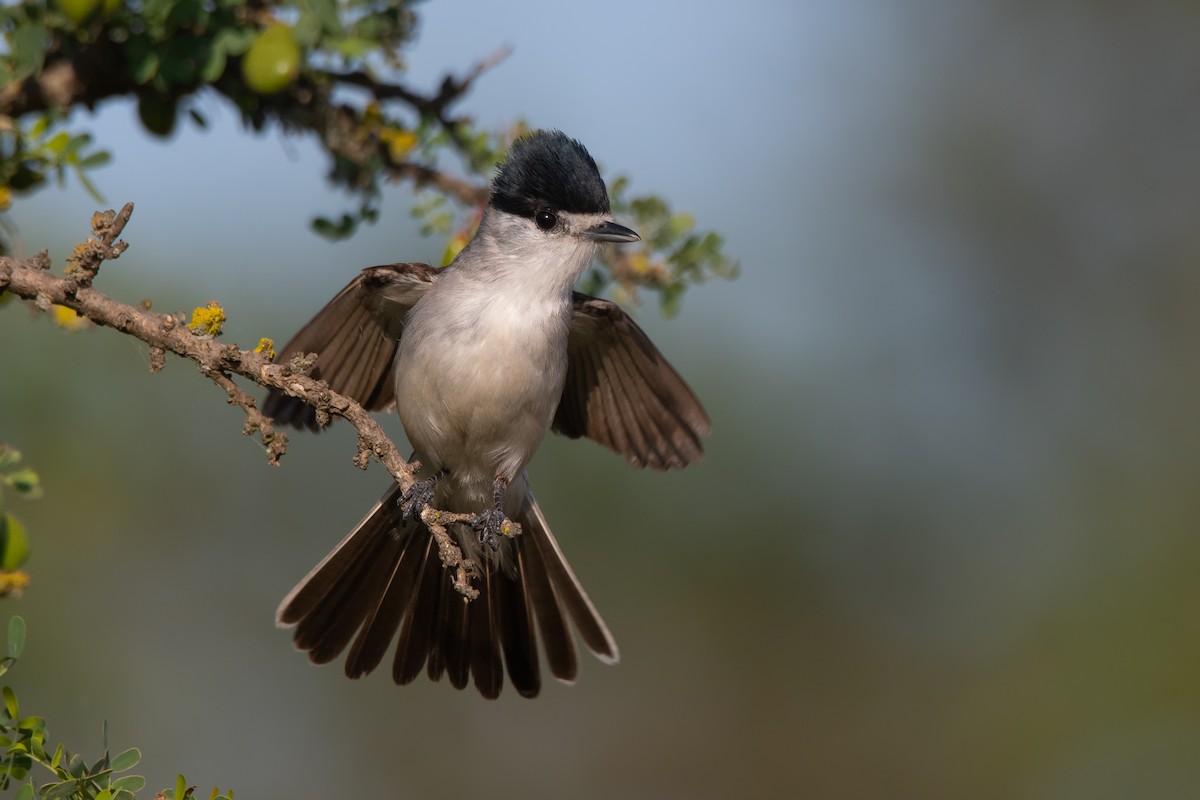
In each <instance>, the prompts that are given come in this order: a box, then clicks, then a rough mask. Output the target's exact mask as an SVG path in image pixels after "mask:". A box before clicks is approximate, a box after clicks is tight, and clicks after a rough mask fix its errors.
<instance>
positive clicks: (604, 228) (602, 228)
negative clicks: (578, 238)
mask: <svg viewBox="0 0 1200 800" xmlns="http://www.w3.org/2000/svg"><path fill="white" fill-rule="evenodd" d="M583 238H585V239H591V240H592V241H593V242H636V241H637V240H638V239H641V238H642V237H640V236H638V235H637V234H636V233H634V232H633V231H631V230H630V229H629V228H626V227H625V226H624V225H618V224H617V223H615V222H613V221H612V220H606V221H604V222H601V223H600V224H599V225H595V226H593V227H591V228H588V229H587V230H586V231H584V232H583Z"/></svg>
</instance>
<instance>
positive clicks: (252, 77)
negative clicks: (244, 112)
mask: <svg viewBox="0 0 1200 800" xmlns="http://www.w3.org/2000/svg"><path fill="white" fill-rule="evenodd" d="M299 74H300V47H299V45H297V44H296V37H295V36H293V35H292V29H291V28H289V27H288V26H287V25H285V24H283V23H282V22H276V23H275V24H273V25H272V26H271V27H269V28H267V29H266V30H265V31H263V32H262V33H261V34H259V37H258V38H257V39H255V40H254V44H252V45H250V49H249V50H247V51H246V57H245V58H243V59H242V78H243V79H245V81H246V85H247V86H249V87H250V88H251V89H253V90H254V91H256V92H258V93H259V94H274V93H275V92H280V91H283V90H284V89H286V88H287V87H288V85H289V84H290V83H291V82H292V81H294V80H296V76H297V75H299Z"/></svg>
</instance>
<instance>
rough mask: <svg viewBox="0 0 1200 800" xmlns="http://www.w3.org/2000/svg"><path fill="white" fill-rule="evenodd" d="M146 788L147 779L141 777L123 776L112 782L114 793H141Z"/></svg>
mask: <svg viewBox="0 0 1200 800" xmlns="http://www.w3.org/2000/svg"><path fill="white" fill-rule="evenodd" d="M144 788H146V779H145V778H143V777H142V776H141V775H122V776H121V777H120V778H117V779H116V780H114V781H113V782H112V789H113V791H114V792H140V791H141V790H142V789H144Z"/></svg>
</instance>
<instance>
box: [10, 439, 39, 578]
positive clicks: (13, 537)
mask: <svg viewBox="0 0 1200 800" xmlns="http://www.w3.org/2000/svg"><path fill="white" fill-rule="evenodd" d="M6 490H11V491H12V492H15V493H16V494H17V495H19V496H23V497H27V498H34V497H41V494H42V486H41V483H40V482H39V481H38V476H37V473H36V472H34V471H33V470H32V469H30V468H29V467H22V466H21V453H20V452H19V451H17V450H16V449H15V448H13V447H11V446H9V445H7V444H0V597H8V596H10V595H17V596H19V595H20V594H21V590H23V589H24V588H25V587H26V586H28V585H29V576H28V575H26V574H25V573H24V572H23V571H21V567H22V566H24V564H25V561H26V559H28V558H29V534H28V532H27V531H26V530H25V526H24V525H23V524H22V523H21V521H20V520H19V519H17V517H16V515H14V514H13V513H12V512H11V511H9V510H8V507H7V504H6V500H7V492H6Z"/></svg>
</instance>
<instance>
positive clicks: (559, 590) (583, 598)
mask: <svg viewBox="0 0 1200 800" xmlns="http://www.w3.org/2000/svg"><path fill="white" fill-rule="evenodd" d="M523 511H524V514H523V516H524V519H522V520H521V524H522V525H524V526H526V528H525V533H532V534H533V535H532V536H531V537H530V538H531V539H532V540H533V542H534V544H536V545H537V549H538V551H539V554H540V555H541V557H542V563H543V564H544V565H545V567H546V574H547V575H548V576H549V578H550V583H551V584H552V585H553V586H554V594H555V596H556V597H557V598H558V601H559V604H560V605H561V606H565V607H566V609H567V612H568V613H569V614H570V616H571V621H572V622H574V623H575V628H576V629H577V630H578V631H579V635H580V637H581V638H582V639H583V643H584V644H586V645H587V647H588V649H589V650H591V651H592V653H593V654H594V655H595V656H596V658H598V659H600V660H601V661H603V662H604V663H606V664H615V663H617V662H618V661H620V660H621V654H620V651H619V650H618V649H617V642H616V640H615V639H613V637H612V634H611V633H609V631H608V626H607V625H605V624H604V620H603V619H601V618H600V613H599V612H598V611H596V607H595V606H594V605H592V601H591V598H589V597H588V596H587V592H585V591H584V590H583V584H581V583H580V582H579V579H578V578H576V577H575V573H574V572H573V571H572V570H571V565H570V564H568V563H567V559H566V557H565V556H564V555H563V553H562V550H560V549H559V547H558V542H556V541H554V537H553V536H552V535H551V534H550V526H549V525H548V524H546V518H545V517H544V516H543V515H542V509H541V508H539V507H538V504H537V501H536V500H534V499H533V493H532V492H530V493H529V496H528V498H527V500H526V503H525V508H524V509H523Z"/></svg>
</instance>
